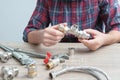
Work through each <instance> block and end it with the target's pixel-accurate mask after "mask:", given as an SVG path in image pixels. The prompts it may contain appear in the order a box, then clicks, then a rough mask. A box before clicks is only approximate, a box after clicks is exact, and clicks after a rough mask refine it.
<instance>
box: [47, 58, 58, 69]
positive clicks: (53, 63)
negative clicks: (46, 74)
mask: <svg viewBox="0 0 120 80" xmlns="http://www.w3.org/2000/svg"><path fill="white" fill-rule="evenodd" d="M59 63H60V58H55V59H51V60H50V61H49V62H48V63H47V64H46V67H47V69H52V68H54V67H55V66H57V65H58V64H59Z"/></svg>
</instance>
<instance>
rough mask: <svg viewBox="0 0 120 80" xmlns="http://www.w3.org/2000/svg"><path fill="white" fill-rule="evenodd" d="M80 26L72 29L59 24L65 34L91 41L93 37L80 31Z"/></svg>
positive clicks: (74, 26)
mask: <svg viewBox="0 0 120 80" xmlns="http://www.w3.org/2000/svg"><path fill="white" fill-rule="evenodd" d="M78 28H79V27H78V25H75V24H74V25H72V26H71V28H69V27H66V26H64V25H63V24H59V26H58V29H59V30H60V31H61V32H63V33H65V34H72V35H74V36H75V37H78V38H81V39H90V38H91V35H90V34H88V33H86V32H85V31H82V30H80V31H79V29H78Z"/></svg>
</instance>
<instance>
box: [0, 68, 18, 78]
mask: <svg viewBox="0 0 120 80" xmlns="http://www.w3.org/2000/svg"><path fill="white" fill-rule="evenodd" d="M1 71H2V77H3V80H13V78H14V77H16V76H17V75H18V73H19V70H18V68H17V67H2V68H1Z"/></svg>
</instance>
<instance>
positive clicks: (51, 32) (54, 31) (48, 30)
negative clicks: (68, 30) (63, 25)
mask: <svg viewBox="0 0 120 80" xmlns="http://www.w3.org/2000/svg"><path fill="white" fill-rule="evenodd" d="M45 31H46V32H47V33H48V34H51V35H53V36H61V37H64V33H62V32H61V31H58V30H56V29H53V28H48V29H46V30H45Z"/></svg>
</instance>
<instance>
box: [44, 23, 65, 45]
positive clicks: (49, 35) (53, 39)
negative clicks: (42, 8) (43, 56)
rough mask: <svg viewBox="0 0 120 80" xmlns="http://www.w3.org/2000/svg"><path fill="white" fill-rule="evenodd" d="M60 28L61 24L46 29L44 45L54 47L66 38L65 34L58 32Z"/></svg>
mask: <svg viewBox="0 0 120 80" xmlns="http://www.w3.org/2000/svg"><path fill="white" fill-rule="evenodd" d="M62 24H64V25H66V23H62ZM58 26H59V24H58V25H54V26H51V27H48V28H45V29H44V31H43V38H42V44H44V45H45V46H52V45H55V44H57V43H58V42H60V41H61V39H62V38H63V37H64V33H63V32H61V31H59V30H58Z"/></svg>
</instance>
